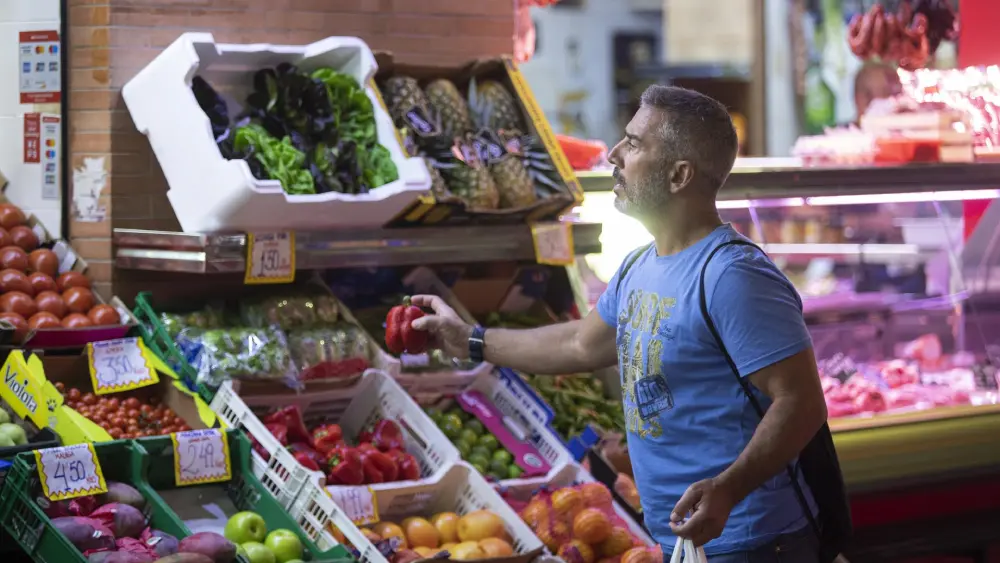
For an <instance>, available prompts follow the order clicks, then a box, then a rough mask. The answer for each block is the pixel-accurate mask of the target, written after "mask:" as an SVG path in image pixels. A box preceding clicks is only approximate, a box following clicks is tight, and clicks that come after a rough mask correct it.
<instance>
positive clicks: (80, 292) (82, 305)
mask: <svg viewBox="0 0 1000 563" xmlns="http://www.w3.org/2000/svg"><path fill="white" fill-rule="evenodd" d="M62 297H63V301H65V302H66V308H68V309H69V311H70V312H71V313H80V314H81V315H86V314H87V311H89V310H90V308H91V307H93V306H94V294H93V292H91V291H90V290H89V289H87V288H85V287H71V288H69V289H67V290H66V291H63V294H62Z"/></svg>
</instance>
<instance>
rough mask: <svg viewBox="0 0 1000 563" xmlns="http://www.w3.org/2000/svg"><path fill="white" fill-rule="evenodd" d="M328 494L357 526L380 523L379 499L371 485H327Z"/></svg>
mask: <svg viewBox="0 0 1000 563" xmlns="http://www.w3.org/2000/svg"><path fill="white" fill-rule="evenodd" d="M326 494H328V495H330V498H331V499H333V502H334V504H336V505H337V506H339V507H340V509H341V510H343V511H344V514H346V515H347V517H348V518H350V519H351V522H354V525H355V526H367V525H369V524H377V523H378V521H379V515H378V499H377V498H376V497H375V492H374V491H372V488H371V487H327V488H326Z"/></svg>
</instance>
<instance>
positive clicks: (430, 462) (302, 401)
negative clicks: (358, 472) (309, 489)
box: [212, 369, 460, 492]
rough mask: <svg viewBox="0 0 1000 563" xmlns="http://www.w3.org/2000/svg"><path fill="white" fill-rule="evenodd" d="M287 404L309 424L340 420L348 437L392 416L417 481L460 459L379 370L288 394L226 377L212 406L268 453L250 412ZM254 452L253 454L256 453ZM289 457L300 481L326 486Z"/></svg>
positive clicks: (263, 431)
mask: <svg viewBox="0 0 1000 563" xmlns="http://www.w3.org/2000/svg"><path fill="white" fill-rule="evenodd" d="M223 395H224V396H223ZM289 405H296V406H298V407H299V409H300V410H301V411H302V416H303V418H304V419H305V421H306V425H307V426H309V427H311V426H313V425H315V424H319V423H337V424H340V427H341V429H343V431H344V436H345V437H346V438H347V439H348V440H350V439H351V438H354V437H355V436H357V435H358V434H360V433H361V431H362V430H365V429H366V428H368V427H370V426H372V425H374V423H375V422H377V421H379V420H381V419H392V420H395V421H396V422H398V423H399V425H400V427H401V428H402V430H403V437H404V441H405V443H406V451H407V452H408V453H410V454H412V455H413V457H415V458H416V459H417V461H418V462H419V463H420V475H421V480H425V479H435V478H438V477H440V476H441V475H442V474H443V473H444V472H445V471H447V469H448V467H450V466H451V464H452V463H455V462H456V461H458V460H459V457H460V456H459V453H458V450H457V449H456V448H455V447H454V446H453V445H452V444H451V443H450V442H449V441H448V438H446V437H445V435H444V434H443V433H442V432H441V430H440V429H438V427H437V426H436V425H435V424H434V422H433V421H431V419H430V418H428V416H427V415H426V414H424V411H423V410H421V409H420V406H419V405H417V403H415V402H414V401H413V399H412V398H410V396H409V395H407V394H406V391H404V390H403V388H402V387H400V386H399V384H398V383H396V382H395V381H393V379H392V377H390V376H389V375H388V374H386V373H384V372H382V371H379V370H374V369H371V370H368V371H366V372H365V373H364V375H363V376H361V378H360V379H359V380H358V382H357V383H356V384H355V385H353V386H351V387H348V388H341V389H331V390H325V391H309V392H305V393H295V392H294V391H291V390H289V392H288V393H287V394H285V393H277V394H268V395H256V394H255V395H249V394H239V391H238V390H236V389H234V387H233V384H232V382H229V381H227V382H225V383H223V385H222V386H221V387H220V388H219V392H218V394H217V395H216V396H215V399H213V400H212V410H213V411H214V412H215V413H216V414H218V415H220V416H222V418H223V419H224V420H226V421H227V423H231V424H232V425H233V426H235V423H232V422H231V421H242V427H243V428H244V429H245V430H246V431H247V432H248V433H249V434H250V436H251V437H252V438H253V439H255V440H257V441H258V442H260V443H261V444H262V445H263V446H264V447H265V449H266V450H267V451H268V453H271V449H270V448H269V447H268V444H271V445H273V444H277V443H278V442H277V439H276V438H274V436H272V435H271V433H270V432H269V431H268V430H267V428H266V427H265V426H264V425H263V424H262V423H261V422H260V419H259V418H257V415H256V414H255V412H267V411H270V410H274V409H278V408H282V407H286V406H289ZM251 419H252V420H253V421H254V422H251V423H249V424H247V423H246V421H247V420H251ZM279 445H280V444H279ZM286 453H287V452H286ZM254 455H255V456H258V454H257V453H256V452H255V453H254ZM258 457H259V456H258ZM292 461H293V462H294V463H295V467H297V468H299V469H300V470H301V471H305V472H306V474H307V476H308V477H307V478H306V479H305V480H307V481H311V482H314V483H317V484H319V485H320V486H322V485H324V484H325V481H326V479H325V476H324V475H323V474H322V473H319V472H315V471H309V470H308V469H306V468H304V467H302V466H301V465H300V464H299V463H298V462H297V461H295V460H294V458H293V459H292ZM260 463H263V460H262V459H261V460H258V459H257V457H255V458H254V467H255V468H256V467H257V465H258V464H260ZM413 483H414V482H413V481H408V482H407V481H397V482H393V483H378V484H373V485H371V487H372V488H373V489H375V490H382V489H392V488H396V487H403V486H407V485H412V484H413ZM296 492H297V491H296Z"/></svg>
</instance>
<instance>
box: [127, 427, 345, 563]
mask: <svg viewBox="0 0 1000 563" xmlns="http://www.w3.org/2000/svg"><path fill="white" fill-rule="evenodd" d="M226 436H227V439H228V440H229V452H230V459H231V460H232V470H233V478H232V480H230V481H228V482H226V483H213V484H206V485H195V486H188V487H178V486H177V485H176V483H175V482H174V450H173V443H172V441H171V439H170V437H169V436H157V437H153V438H142V439H140V440H136V441H137V442H138V443H139V444H140V445H141V446H142V448H143V449H144V450H145V452H146V453H147V455H146V456H144V457H143V458H142V475H143V481H142V483H141V485H140V487H139V490H140V491H141V492H142V494H143V495H144V496H146V497H147V498H153V499H157V501H158V502H155V503H152V505H151V506H152V507H153V516H154V517H156V518H159V519H161V520H167V521H172V522H173V525H174V527H175V528H176V529H179V530H181V531H182V533H181V534H179V535H178V537H184V536H187V535H190V533H191V531H190V530H189V527H188V525H187V524H186V523H185V522H184V521H183V520H182V519H181V517H180V516H179V515H178V514H177V512H175V511H174V510H171V509H170V508H169V507H171V506H172V507H174V508H175V509H176V510H178V511H179V510H182V509H185V508H186V507H188V506H190V505H191V504H193V503H187V502H184V503H180V502H174V503H170V504H168V503H167V502H166V501H165V500H164V495H168V496H170V493H191V494H193V495H196V496H197V498H198V499H199V500H201V501H203V502H206V503H207V502H208V501H210V499H211V498H212V495H213V493H214V494H216V495H218V493H220V492H224V493H225V495H226V496H228V498H229V500H231V501H232V503H233V505H235V508H236V509H237V510H241V511H242V510H249V511H252V512H256V513H257V514H259V515H260V516H261V517H262V518H263V519H264V522H265V523H266V524H267V529H268V530H276V529H279V528H283V529H287V530H291V531H293V532H296V533H297V534H298V536H299V538H300V539H301V540H302V543H303V545H304V546H305V548H306V550H307V551H308V552H309V553H310V554H311V555H312V558H313V559H317V558H318V559H323V560H324V561H329V560H343V561H344V562H345V563H346V562H347V561H351V556H350V554H349V552H348V550H347V548H346V547H345V546H343V545H339V544H336V543H331V544H329V545H327V546H325V547H323V548H320V547H319V546H317V545H316V543H314V542H313V540H312V538H311V537H310V536H309V535H308V534H305V533H304V532H303V530H301V529H300V528H299V526H298V525H297V524H296V522H295V520H294V519H293V518H292V517H291V516H290V515H289V513H288V512H287V511H286V509H285V508H283V507H282V506H281V504H279V503H278V501H277V499H276V498H274V497H273V496H272V495H271V491H270V488H269V487H267V486H265V485H264V484H263V483H261V482H260V481H259V480H257V479H256V478H255V477H254V476H253V473H252V472H251V470H250V451H251V448H250V440H248V439H247V437H246V435H244V434H243V433H242V432H240V431H238V430H228V431H227V432H226ZM220 489H221V491H220ZM226 516H227V517H228V516H231V515H229V514H227V515H226ZM221 525H222V526H225V521H222V522H221ZM218 531H219V533H221V530H218Z"/></svg>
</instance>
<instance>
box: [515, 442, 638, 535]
mask: <svg viewBox="0 0 1000 563" xmlns="http://www.w3.org/2000/svg"><path fill="white" fill-rule="evenodd" d="M596 482H597V479H594V477H593V476H592V475H591V474H590V473H588V472H587V470H586V469H584V468H583V467H582V466H580V465H579V464H577V463H576V462H570V463H566V464H563V465H562V466H560V467H559V468H558V469H557V470H556V471H555V472H554V473H553V475H552V478H551V479H549V481H547V482H546V483H545V486H546V487H547V488H548V489H549V490H550V491H554V490H556V489H560V488H562V487H571V486H573V485H580V484H582V483H596ZM497 486H498V487H500V488H501V490H502V491H503V496H505V497H508V498H513V499H516V500H519V501H523V502H527V501H529V500H531V497H532V496H534V495H535V493H537V492H538V486H537V485H532V484H528V483H512V484H508V483H506V482H505V483H503V484H501V485H497ZM612 502H614V501H612ZM614 507H615V513H616V514H617V515H618V517H619V518H621V520H622V522H624V523H625V525H626V526H628V529H629V531H630V532H632V535H634V536H635V537H636V538H638V539H639V540H640V541H642V542H643V543H645V544H646V545H649V546H654V545H656V542H655V541H653V538H651V537H650V536H649V534H648V533H646V530H645V529H644V528H643V527H642V526H640V525H639V523H638V522H636V521H635V520H633V519H632V517H631V516H629V514H628V512H626V511H625V509H624V508H622V507H621V506H620V505H619V504H618V503H617V502H614Z"/></svg>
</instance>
